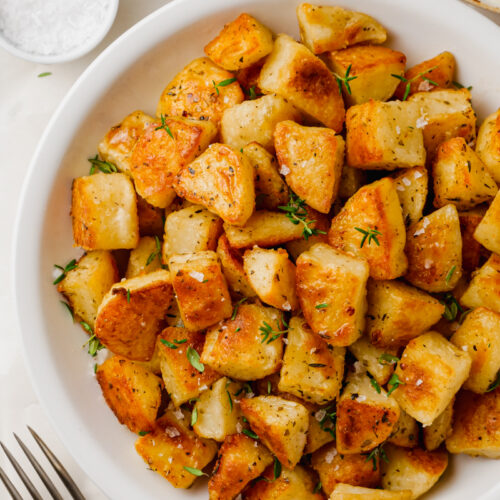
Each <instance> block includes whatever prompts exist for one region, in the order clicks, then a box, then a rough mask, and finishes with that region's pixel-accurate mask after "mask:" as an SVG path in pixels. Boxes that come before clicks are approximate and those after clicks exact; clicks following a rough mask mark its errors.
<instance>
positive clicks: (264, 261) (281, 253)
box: [243, 247, 299, 311]
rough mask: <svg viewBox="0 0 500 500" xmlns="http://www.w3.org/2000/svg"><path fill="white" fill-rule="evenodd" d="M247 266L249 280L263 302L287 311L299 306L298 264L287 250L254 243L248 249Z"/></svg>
mask: <svg viewBox="0 0 500 500" xmlns="http://www.w3.org/2000/svg"><path fill="white" fill-rule="evenodd" d="M243 268H244V269H245V274H246V276H247V279H248V282H249V283H250V285H251V287H252V288H253V289H254V290H255V292H256V293H257V295H258V296H259V298H260V300H262V302H265V303H266V304H269V305H270V306H273V307H276V308H277V309H281V310H283V311H291V310H295V309H297V307H298V306H299V300H298V298H297V294H296V293H295V266H294V264H293V263H292V262H291V261H290V259H289V258H288V253H287V251H286V250H284V249H283V248H278V249H277V250H272V249H264V248H258V247H254V248H252V249H251V250H247V251H246V252H245V254H244V256H243Z"/></svg>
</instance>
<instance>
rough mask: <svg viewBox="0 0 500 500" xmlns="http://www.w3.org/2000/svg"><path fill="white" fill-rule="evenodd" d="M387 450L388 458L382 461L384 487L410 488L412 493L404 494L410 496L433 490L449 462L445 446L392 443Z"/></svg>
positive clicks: (402, 489)
mask: <svg viewBox="0 0 500 500" xmlns="http://www.w3.org/2000/svg"><path fill="white" fill-rule="evenodd" d="M385 451H386V454H387V462H385V461H382V462H381V467H382V487H383V488H384V489H387V490H392V491H405V492H406V491H408V490H410V491H411V496H410V497H408V496H405V497H403V498H409V500H414V499H416V498H418V497H419V496H420V495H423V494H424V493H425V492H426V491H428V490H430V489H431V488H432V487H433V486H434V484H436V482H437V481H438V479H439V478H440V477H441V475H442V474H443V472H444V471H445V470H446V467H447V466H448V454H447V453H446V451H443V450H436V451H425V450H422V449H420V448H412V449H406V448H399V447H397V446H394V445H391V444H389V445H387V447H386V449H385ZM396 498H397V497H396Z"/></svg>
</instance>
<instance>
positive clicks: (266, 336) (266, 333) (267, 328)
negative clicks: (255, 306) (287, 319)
mask: <svg viewBox="0 0 500 500" xmlns="http://www.w3.org/2000/svg"><path fill="white" fill-rule="evenodd" d="M262 324H263V326H261V327H260V328H259V330H260V332H261V334H260V335H261V337H262V341H261V343H262V344H263V343H264V342H266V344H270V343H271V342H274V341H275V340H276V339H279V338H280V337H281V336H282V335H283V334H285V333H287V332H288V329H285V330H280V324H279V322H278V323H277V324H278V329H277V330H273V327H272V326H271V325H270V324H269V323H267V322H266V321H263V323H262Z"/></svg>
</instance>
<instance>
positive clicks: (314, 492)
mask: <svg viewBox="0 0 500 500" xmlns="http://www.w3.org/2000/svg"><path fill="white" fill-rule="evenodd" d="M322 487H323V485H322V484H321V481H318V484H317V485H316V486H315V487H314V491H313V494H314V495H315V494H316V493H319V492H320V491H321V488H322Z"/></svg>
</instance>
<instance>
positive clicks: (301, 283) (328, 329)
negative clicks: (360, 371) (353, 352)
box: [297, 243, 369, 346]
mask: <svg viewBox="0 0 500 500" xmlns="http://www.w3.org/2000/svg"><path fill="white" fill-rule="evenodd" d="M368 272H369V269H368V264H367V263H366V261H364V260H362V259H358V258H356V257H352V256H350V255H347V254H344V253H342V252H339V251H337V250H334V249H333V248H331V247H330V246H329V245H326V244H324V243H317V244H316V245H314V246H313V247H312V248H310V249H309V250H307V251H306V252H303V253H302V254H300V256H299V258H298V259H297V295H298V296H299V302H300V305H301V308H302V312H303V313H304V317H305V318H306V320H307V322H308V323H309V325H310V326H311V328H312V330H313V331H314V332H315V333H317V334H319V335H320V336H321V337H323V338H324V339H326V340H327V342H328V343H329V344H332V345H335V346H347V345H350V344H352V343H353V342H355V341H356V340H357V339H358V338H359V337H360V336H361V333H362V331H363V329H364V324H365V318H364V316H365V312H366V281H367V279H368Z"/></svg>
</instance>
